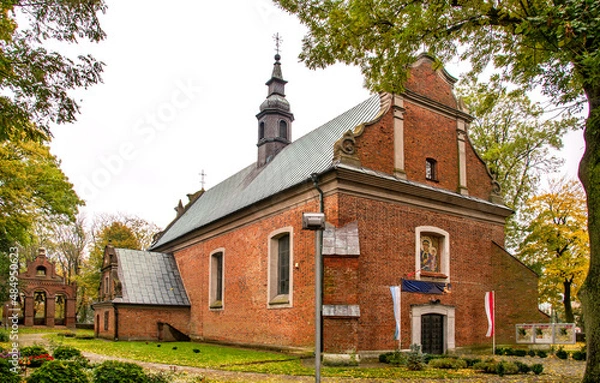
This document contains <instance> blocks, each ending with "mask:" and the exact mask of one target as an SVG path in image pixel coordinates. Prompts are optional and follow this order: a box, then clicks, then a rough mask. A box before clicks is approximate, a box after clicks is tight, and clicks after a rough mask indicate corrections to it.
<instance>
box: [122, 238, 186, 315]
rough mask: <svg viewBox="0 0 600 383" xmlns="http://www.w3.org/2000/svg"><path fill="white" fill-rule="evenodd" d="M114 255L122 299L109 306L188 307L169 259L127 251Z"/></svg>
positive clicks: (182, 289)
mask: <svg viewBox="0 0 600 383" xmlns="http://www.w3.org/2000/svg"><path fill="white" fill-rule="evenodd" d="M115 252H116V254H117V258H118V262H119V268H118V275H119V279H120V280H121V288H122V294H123V297H122V298H116V299H114V300H113V302H116V303H135V304H149V305H172V306H189V305H190V301H189V299H188V297H187V294H186V292H185V288H184V287H183V282H182V280H181V275H180V274H179V269H178V268H177V264H176V263H175V259H174V258H173V255H170V254H164V253H157V252H151V251H140V250H130V249H115Z"/></svg>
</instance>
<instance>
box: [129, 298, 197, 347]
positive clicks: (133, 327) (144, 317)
mask: <svg viewBox="0 0 600 383" xmlns="http://www.w3.org/2000/svg"><path fill="white" fill-rule="evenodd" d="M118 315H119V340H156V339H158V323H159V322H161V323H168V324H169V325H171V326H172V327H174V328H176V329H177V330H179V331H181V332H182V333H184V334H188V333H189V323H190V320H189V319H190V311H189V308H187V307H185V308H184V307H181V308H180V307H161V306H119V307H118Z"/></svg>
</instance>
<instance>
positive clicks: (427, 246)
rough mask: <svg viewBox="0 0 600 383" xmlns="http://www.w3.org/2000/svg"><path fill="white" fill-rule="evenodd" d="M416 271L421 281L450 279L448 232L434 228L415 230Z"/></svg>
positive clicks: (426, 227) (421, 227)
mask: <svg viewBox="0 0 600 383" xmlns="http://www.w3.org/2000/svg"><path fill="white" fill-rule="evenodd" d="M415 240H416V249H415V269H416V271H417V272H416V275H417V276H418V277H419V279H428V278H432V279H435V280H443V281H448V280H449V278H450V239H449V236H448V232H446V231H445V230H442V229H440V228H437V227H433V226H420V227H417V228H416V230H415Z"/></svg>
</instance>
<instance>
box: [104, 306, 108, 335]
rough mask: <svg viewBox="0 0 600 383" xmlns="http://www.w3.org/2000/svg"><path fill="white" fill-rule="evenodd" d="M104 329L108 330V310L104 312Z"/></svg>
mask: <svg viewBox="0 0 600 383" xmlns="http://www.w3.org/2000/svg"><path fill="white" fill-rule="evenodd" d="M104 331H108V311H105V312H104Z"/></svg>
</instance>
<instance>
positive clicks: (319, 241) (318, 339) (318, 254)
mask: <svg viewBox="0 0 600 383" xmlns="http://www.w3.org/2000/svg"><path fill="white" fill-rule="evenodd" d="M310 177H311V179H312V181H313V185H314V186H315V189H317V192H319V213H324V212H325V208H324V202H323V190H321V188H320V187H319V175H318V174H317V173H313V174H311V175H310ZM322 249H323V230H317V232H316V235H315V383H320V382H321V352H322V350H323V335H322V334H323V256H322Z"/></svg>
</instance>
